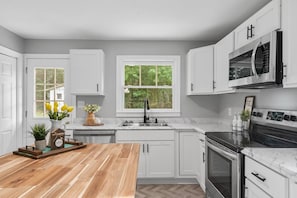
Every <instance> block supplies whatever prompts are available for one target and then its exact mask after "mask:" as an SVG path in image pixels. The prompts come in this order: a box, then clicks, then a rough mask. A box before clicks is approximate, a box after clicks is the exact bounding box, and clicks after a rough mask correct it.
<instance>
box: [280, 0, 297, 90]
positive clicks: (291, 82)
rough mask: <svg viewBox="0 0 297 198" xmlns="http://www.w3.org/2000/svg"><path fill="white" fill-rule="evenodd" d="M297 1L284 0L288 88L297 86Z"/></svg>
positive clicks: (284, 54)
mask: <svg viewBox="0 0 297 198" xmlns="http://www.w3.org/2000/svg"><path fill="white" fill-rule="evenodd" d="M296 8H297V1H296V0H283V1H282V31H283V63H284V79H283V85H284V87H286V88H295V87H297V56H296V52H297V37H296V35H297V23H296V18H297V12H296Z"/></svg>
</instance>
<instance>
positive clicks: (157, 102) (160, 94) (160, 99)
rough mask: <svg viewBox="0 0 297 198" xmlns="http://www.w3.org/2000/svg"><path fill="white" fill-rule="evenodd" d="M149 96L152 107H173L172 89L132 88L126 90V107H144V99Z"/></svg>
mask: <svg viewBox="0 0 297 198" xmlns="http://www.w3.org/2000/svg"><path fill="white" fill-rule="evenodd" d="M145 98H148V100H149V103H150V108H152V109H154V108H155V109H170V108H172V89H161V88H159V89H144V88H130V89H129V91H126V92H125V108H126V109H134V108H136V109H139V108H143V104H144V102H143V101H144V99H145Z"/></svg>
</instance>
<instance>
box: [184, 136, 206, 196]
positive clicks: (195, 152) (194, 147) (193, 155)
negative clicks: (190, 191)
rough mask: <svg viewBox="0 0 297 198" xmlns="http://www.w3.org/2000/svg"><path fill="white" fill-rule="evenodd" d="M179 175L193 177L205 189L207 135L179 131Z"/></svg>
mask: <svg viewBox="0 0 297 198" xmlns="http://www.w3.org/2000/svg"><path fill="white" fill-rule="evenodd" d="M179 176H180V177H193V178H196V179H197V181H198V182H199V184H200V186H201V188H202V189H203V190H204V191H205V135H204V134H202V133H199V132H196V131H180V132H179Z"/></svg>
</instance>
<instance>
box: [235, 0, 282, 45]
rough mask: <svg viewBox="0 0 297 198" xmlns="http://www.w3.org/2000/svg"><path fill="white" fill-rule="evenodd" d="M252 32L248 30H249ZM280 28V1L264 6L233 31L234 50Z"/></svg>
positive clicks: (276, 0) (275, 0)
mask: <svg viewBox="0 0 297 198" xmlns="http://www.w3.org/2000/svg"><path fill="white" fill-rule="evenodd" d="M251 27H252V30H248V28H251ZM279 28H280V0H274V1H271V2H270V3H268V4H267V5H265V6H264V7H263V8H262V9H260V10H259V11H258V12H256V13H255V14H254V15H253V16H251V17H250V18H249V19H247V20H246V21H245V22H243V23H242V24H241V25H239V26H238V27H237V28H236V29H235V30H234V34H235V49H238V48H240V47H242V46H244V45H246V44H247V43H249V42H251V41H253V40H255V39H257V38H259V37H261V36H263V35H265V34H267V33H269V32H271V31H274V30H277V29H279Z"/></svg>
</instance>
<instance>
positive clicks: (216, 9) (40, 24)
mask: <svg viewBox="0 0 297 198" xmlns="http://www.w3.org/2000/svg"><path fill="white" fill-rule="evenodd" d="M269 1H270V0H0V25H1V26H3V27H4V28H6V29H8V30H10V31H12V32H14V33H16V34H17V35H19V36H21V37H23V38H26V39H96V40H204V41H216V40H218V39H219V38H221V37H222V36H224V35H225V34H226V33H228V32H230V31H231V30H232V29H233V28H234V27H236V26H237V25H238V24H240V23H241V22H242V21H243V20H244V19H246V18H247V17H248V16H250V15H251V14H252V13H254V12H255V11H256V10H258V9H259V8H261V7H262V6H263V5H265V4H266V3H267V2H269Z"/></svg>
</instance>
